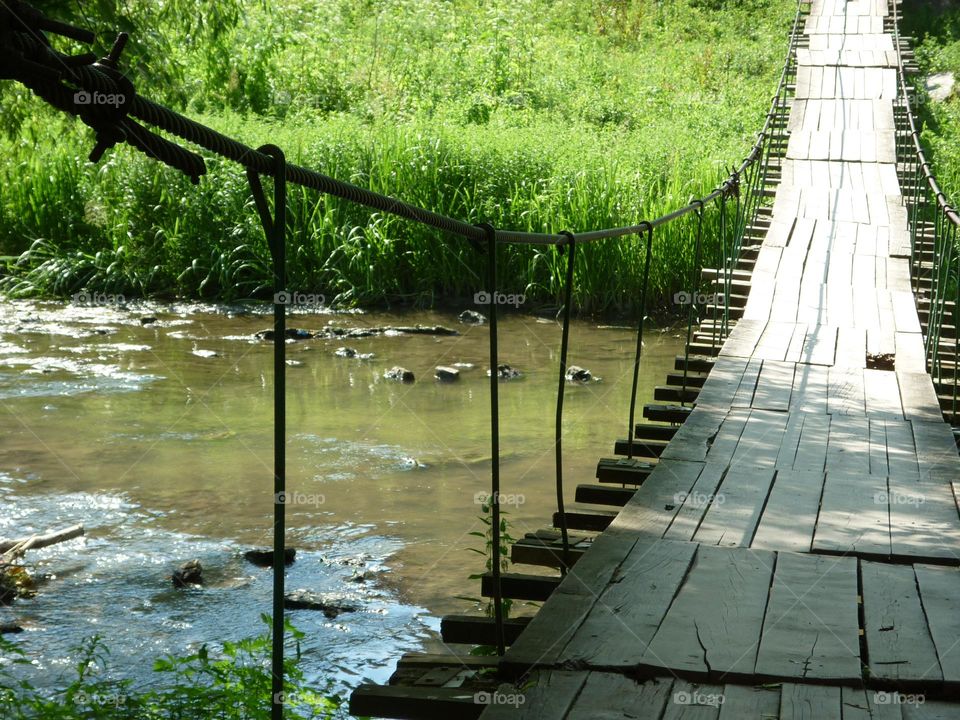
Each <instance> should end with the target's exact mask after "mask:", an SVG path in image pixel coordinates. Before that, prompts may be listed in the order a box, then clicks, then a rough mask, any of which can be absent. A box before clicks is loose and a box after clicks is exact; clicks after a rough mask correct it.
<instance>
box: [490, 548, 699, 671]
mask: <svg viewBox="0 0 960 720" xmlns="http://www.w3.org/2000/svg"><path fill="white" fill-rule="evenodd" d="M696 547H697V546H696V545H695V544H693V543H688V542H671V541H668V540H656V541H650V540H640V541H639V542H638V543H637V544H636V546H635V547H634V550H635V551H636V552H635V553H631V554H630V555H629V556H628V557H626V558H625V559H624V561H623V564H622V566H621V567H620V569H619V570H618V572H617V575H616V577H615V582H612V583H609V584H607V583H604V584H603V585H601V586H599V588H602V591H601V592H600V596H599V598H598V600H597V602H596V604H591V607H590V610H589V615H588V617H586V619H585V620H584V621H583V623H582V624H578V627H577V628H576V631H575V632H573V633H571V634H572V638H571V640H570V642H569V643H567V646H566V649H565V650H564V651H563V654H562V658H563V660H564V661H565V662H580V663H588V664H590V665H592V666H594V667H609V668H613V667H632V666H635V665H636V664H637V663H638V662H640V660H641V658H642V657H643V656H644V654H645V653H646V649H647V646H648V645H649V643H650V641H651V640H652V639H653V637H654V635H655V634H656V632H657V629H658V628H659V627H660V624H661V622H662V621H663V617H664V615H666V613H667V610H668V609H669V608H670V605H671V604H672V603H673V599H674V597H675V596H676V593H677V590H678V589H679V588H680V586H681V584H682V583H683V581H684V579H685V578H686V576H687V572H688V570H689V568H690V565H691V564H692V562H693V557H694V554H695V552H696ZM588 554H589V553H588ZM584 557H586V556H584ZM581 562H582V560H581ZM577 565H579V563H577ZM577 565H575V566H574V570H575V569H576V567H577ZM597 589H598V588H597V587H594V588H591V590H592V591H593V592H597ZM558 590H559V588H558ZM554 595H556V593H554ZM637 598H643V602H637ZM552 599H553V597H551V598H550V600H552ZM550 600H548V601H547V603H548V604H549V602H550ZM546 609H547V605H544V607H543V608H542V609H541V610H540V613H538V615H537V617H540V616H541V615H544V612H545V611H546ZM559 621H562V618H557V617H553V618H552V622H559ZM534 622H536V618H535V619H534V620H532V621H531V626H532V625H533V623H534ZM554 630H555V631H560V629H559V628H554ZM560 632H562V633H563V634H564V635H566V634H567V633H566V632H563V631H560ZM611 638H617V639H618V641H617V642H611ZM521 639H522V637H521ZM550 644H553V643H548V646H549V645H550ZM512 649H513V648H512V647H511V650H512ZM509 655H510V651H508V652H507V656H505V657H508V656H509Z"/></svg>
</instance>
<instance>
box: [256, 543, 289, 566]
mask: <svg viewBox="0 0 960 720" xmlns="http://www.w3.org/2000/svg"><path fill="white" fill-rule="evenodd" d="M243 557H244V559H246V560H247V561H248V562H251V563H253V564H254V565H257V566H259V567H272V566H273V550H247V551H246V552H245V553H244V554H243ZM296 559H297V549H296V548H291V547H288V548H284V549H283V564H284V565H292V564H293V561H294V560H296Z"/></svg>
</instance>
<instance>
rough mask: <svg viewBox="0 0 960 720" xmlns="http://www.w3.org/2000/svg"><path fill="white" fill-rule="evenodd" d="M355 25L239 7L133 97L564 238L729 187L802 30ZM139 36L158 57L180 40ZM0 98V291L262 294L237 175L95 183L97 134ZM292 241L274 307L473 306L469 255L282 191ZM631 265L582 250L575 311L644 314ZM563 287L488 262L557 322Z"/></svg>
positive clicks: (726, 20)
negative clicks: (0, 162) (330, 302)
mask: <svg viewBox="0 0 960 720" xmlns="http://www.w3.org/2000/svg"><path fill="white" fill-rule="evenodd" d="M186 4H189V2H187V3H186ZM349 5H350V4H349V3H344V4H343V7H340V6H338V5H337V4H336V3H332V4H330V7H329V8H325V9H322V10H321V9H320V8H312V9H311V10H310V11H309V12H307V10H306V7H305V3H302V2H300V3H298V2H288V3H286V4H284V5H283V6H282V8H280V7H278V9H276V10H275V11H274V12H270V13H268V15H266V16H263V17H261V14H262V13H263V12H265V11H262V10H260V9H250V14H249V16H247V17H243V16H242V15H241V17H239V18H237V19H236V20H235V22H236V24H235V26H233V28H232V30H230V32H228V33H227V34H226V35H225V36H224V38H221V43H222V44H220V45H218V44H216V43H214V42H212V41H211V42H210V44H209V46H207V45H205V44H203V43H197V44H196V45H188V46H186V47H181V46H183V43H182V42H170V43H169V45H170V50H169V51H170V53H171V59H170V65H169V67H170V68H172V69H177V68H181V69H182V72H181V73H180V77H179V79H177V78H167V77H165V76H163V75H161V74H158V71H156V70H155V69H154V68H153V67H152V65H151V64H150V63H144V64H143V67H145V68H147V70H144V71H143V73H142V75H143V76H144V78H146V79H147V80H148V82H142V81H141V78H140V76H139V75H138V76H137V77H136V78H135V83H136V84H137V85H138V87H139V89H140V91H141V92H143V93H144V94H146V95H147V96H160V97H164V98H165V99H167V100H168V101H170V102H173V103H174V104H176V103H179V107H180V109H183V110H185V111H186V112H187V113H188V114H190V115H191V116H193V117H197V119H199V120H200V121H201V122H204V123H207V124H209V125H211V126H212V127H214V128H216V129H218V130H220V131H222V132H225V133H226V134H228V135H232V136H236V137H238V138H240V139H242V140H243V141H244V142H246V143H248V144H251V145H253V146H256V145H258V144H260V143H263V142H268V141H269V142H273V143H276V144H278V145H280V146H281V147H283V148H284V149H285V150H286V152H287V154H288V158H289V159H290V160H292V161H294V162H298V163H301V164H304V165H307V166H309V167H313V168H317V169H318V170H320V171H322V172H324V173H327V174H329V175H332V176H335V177H338V178H341V179H344V180H349V181H351V182H354V183H357V184H359V185H362V186H364V187H369V188H372V189H374V190H377V191H380V192H385V193H388V194H394V195H396V196H398V197H400V198H402V199H404V200H406V201H409V202H412V203H415V204H418V205H421V206H423V207H425V208H429V209H432V210H436V211H439V212H442V213H445V214H449V215H452V216H455V217H458V218H461V219H463V220H466V221H468V222H490V223H492V224H494V225H495V226H497V227H504V228H512V229H518V230H537V231H553V232H556V231H561V230H573V231H580V230H588V229H596V228H600V227H609V226H616V225H632V224H635V223H637V222H638V221H640V220H642V219H652V218H655V217H657V216H659V215H661V214H663V213H665V212H668V211H670V210H673V209H675V208H676V207H679V206H681V205H683V204H685V203H686V202H687V201H688V200H689V198H690V197H694V196H700V195H703V194H706V193H707V192H709V191H711V190H712V189H713V188H714V187H716V185H717V184H718V183H719V182H720V181H721V180H722V179H724V177H725V176H726V174H727V172H728V170H729V168H731V167H733V166H735V165H736V164H738V162H739V161H740V160H741V159H742V158H743V156H744V155H745V154H746V153H747V152H748V151H749V148H750V146H751V144H752V142H753V140H754V137H755V133H756V132H757V131H758V130H759V129H760V127H761V125H762V122H763V118H764V115H765V113H766V111H767V106H768V103H769V98H770V95H771V94H772V92H773V90H774V87H775V84H776V78H777V74H778V73H779V71H780V67H781V61H782V57H783V53H784V52H785V49H786V47H785V43H786V31H787V28H788V26H789V21H790V20H791V19H792V17H793V13H794V9H795V5H794V3H793V2H791V1H790V0H752V1H751V2H748V3H725V2H722V3H721V2H712V1H711V2H707V1H705V0H666V1H665V2H658V3H648V2H644V1H641V0H635V1H634V2H626V3H621V2H610V3H584V2H574V1H572V0H569V1H567V2H561V3H548V2H546V0H524V1H523V2H520V3H516V2H511V3H507V2H496V3H491V4H483V5H475V4H473V3H469V2H466V1H465V0H458V2H455V3H446V2H441V1H440V0H431V1H430V2H420V3H386V2H384V3H382V4H377V5H376V7H375V8H374V11H373V12H371V13H363V14H360V13H356V12H353V11H350V10H349ZM144 12H146V11H144ZM190 16H191V17H192V15H190ZM155 21H156V22H157V23H159V31H160V33H161V34H164V33H165V34H166V36H167V37H168V39H171V38H174V37H175V36H176V35H177V34H178V33H182V32H185V29H184V28H182V27H180V26H179V25H177V24H175V23H173V22H172V21H170V20H169V19H167V20H163V19H155ZM164 23H166V24H164ZM258 23H259V25H258ZM263 27H269V28H270V33H269V36H270V38H271V40H270V41H269V42H268V46H267V48H263V47H262V44H263V43H264V42H266V41H265V40H264V34H263V31H262V29H263ZM313 31H316V32H315V33H314V32H313ZM316 37H320V38H323V41H322V42H319V43H318V42H316ZM137 41H138V37H137V35H136V34H135V35H134V36H133V38H132V40H131V45H134V44H136V43H137ZM224 56H226V58H225V57H224ZM218 63H219V64H223V65H225V67H223V68H221V67H219V65H217V64H218ZM305 67H306V68H308V71H307V72H304V70H303V69H304V68H305ZM254 69H256V72H253V70H254ZM151 70H152V71H153V72H151ZM170 72H173V70H170ZM231 72H232V73H234V75H235V76H236V77H235V78H234V80H233V81H231V80H230V78H231V77H233V76H231V75H230V73H231ZM224 73H226V74H227V77H221V75H223V74H224ZM238 78H239V79H238ZM151 80H152V81H153V82H154V83H156V84H157V86H158V87H157V88H156V89H155V88H152V87H151V86H150V82H149V81H151ZM174 81H176V82H177V83H178V84H177V85H176V87H178V88H179V87H181V84H182V85H183V87H185V88H187V89H189V91H190V92H189V94H187V95H186V96H183V97H179V98H178V97H177V93H171V92H170V88H169V87H167V86H166V85H164V83H167V84H169V83H172V82H174ZM181 95H182V93H181ZM168 96H169V97H168ZM5 100H6V103H5V104H6V105H7V106H9V107H10V108H11V113H10V116H9V120H10V122H9V123H8V124H13V125H17V122H15V121H17V120H19V125H18V126H17V127H14V128H10V127H8V128H7V129H8V132H9V136H8V139H7V140H5V141H4V142H3V143H2V147H0V149H2V151H3V152H4V154H5V157H7V158H8V161H7V162H6V163H5V164H4V166H3V168H2V169H0V213H2V214H0V255H4V256H6V260H7V262H6V268H5V270H4V272H5V274H6V277H5V278H4V279H3V281H2V289H3V290H4V291H5V292H7V293H8V294H13V295H18V296H34V297H37V296H40V297H43V296H57V297H67V296H70V295H72V294H74V293H76V292H78V291H81V290H87V291H90V292H104V293H124V294H126V295H128V296H130V297H137V296H146V297H161V298H171V297H185V298H207V299H219V300H231V299H235V298H242V297H251V296H253V297H266V296H267V295H268V286H269V280H270V272H269V267H270V266H269V255H268V252H267V249H266V244H265V242H264V240H263V238H262V231H261V229H260V226H259V222H258V220H257V218H256V214H255V213H254V212H253V209H252V206H251V203H250V199H249V191H248V188H247V186H246V181H245V179H244V177H243V174H242V172H241V171H240V169H239V168H237V167H234V166H231V165H228V164H226V163H223V162H220V161H217V160H211V161H210V162H209V163H208V166H209V173H208V175H207V176H206V177H205V178H204V179H203V180H202V182H201V183H200V185H199V187H193V186H191V185H190V184H189V183H188V182H187V181H186V180H185V179H184V178H181V177H179V176H177V175H176V174H175V173H173V172H170V171H167V170H166V169H164V168H161V167H159V166H158V165H157V164H156V163H154V162H153V161H150V160H148V159H147V158H145V157H143V156H141V155H139V154H137V153H135V152H133V151H130V150H127V149H125V148H118V149H115V150H112V151H110V153H108V155H107V158H106V159H105V160H104V161H102V162H101V163H100V164H99V165H98V166H92V165H90V164H89V163H88V162H87V161H86V159H85V157H86V155H87V153H88V151H89V148H90V146H91V142H92V139H91V136H90V133H89V132H88V131H86V130H85V129H83V128H79V127H77V125H76V124H75V123H67V122H66V121H64V120H63V119H62V118H60V117H58V116H56V115H55V114H54V113H53V112H52V111H51V110H49V109H47V108H45V107H42V106H41V105H40V104H39V103H38V102H36V101H35V100H32V99H29V98H26V97H24V96H23V94H22V93H19V91H17V90H16V89H14V90H10V89H7V90H5ZM711 222H712V221H711V218H710V217H709V216H708V219H707V230H708V232H707V241H708V243H709V241H710V238H711V237H713V234H712V233H711V232H709V231H710V230H711ZM289 229H290V246H289V250H288V258H289V273H290V287H291V288H292V289H296V290H298V291H301V292H305V293H322V294H324V295H325V296H327V297H328V298H331V299H337V300H338V301H339V302H340V303H342V304H345V305H358V304H359V305H370V304H372V303H383V302H384V301H397V300H404V301H406V302H409V303H411V304H414V305H417V306H420V307H424V306H432V305H433V304H434V303H435V302H436V301H437V299H438V298H444V297H445V298H471V297H473V295H474V294H475V293H477V292H480V291H482V290H483V289H484V283H483V277H484V272H485V258H484V256H483V254H482V253H480V252H478V251H477V250H476V249H474V248H473V247H471V246H470V245H468V244H466V243H463V242H461V241H459V240H457V239H455V238H450V237H445V236H442V235H440V234H437V233H434V232H428V231H426V230H424V229H422V228H419V227H417V226H414V225H412V224H410V223H407V222H405V221H400V220H396V219H394V218H390V217H387V216H384V215H382V214H378V213H370V212H367V211H364V210H361V209H359V208H357V207H356V206H351V205H349V204H347V203H344V202H340V201H335V200H332V199H329V198H321V197H319V196H317V195H315V194H311V193H302V192H300V191H297V192H294V193H291V197H290V228H289ZM694 243H695V232H694V227H693V223H692V222H687V223H672V224H670V225H669V226H667V227H665V228H663V229H662V230H661V231H658V232H657V233H656V235H655V239H654V246H653V251H654V262H653V267H652V271H651V281H650V282H651V291H650V293H649V295H648V298H649V306H648V307H653V308H661V309H672V310H674V311H675V310H676V307H675V306H673V305H672V302H671V299H672V296H673V294H674V293H675V292H676V291H677V290H679V289H682V288H683V287H685V285H686V284H687V283H688V282H689V272H690V269H691V265H692V262H693V247H694ZM642 256H643V253H642V245H641V243H640V241H639V240H637V239H630V240H628V241H626V242H620V243H616V242H607V243H598V244H594V245H592V246H590V247H584V248H582V249H581V251H580V255H579V260H578V263H577V268H576V286H577V288H576V291H575V294H574V301H575V304H576V306H577V308H578V309H579V310H581V311H583V312H596V313H600V312H619V313H635V312H636V311H637V310H638V309H639V308H638V299H639V296H640V292H639V290H640V284H641V277H642V269H643V268H642V265H643V263H642ZM563 277H564V260H563V259H562V257H560V255H559V254H558V253H557V252H556V251H555V250H554V249H552V248H547V249H535V248H527V247H524V248H505V249H504V250H503V252H502V257H501V262H500V281H501V282H500V284H501V288H502V289H503V290H504V291H507V292H510V293H514V294H516V293H522V294H525V295H526V296H527V297H528V298H530V300H531V302H535V303H541V304H558V303H559V298H560V297H561V291H562V283H563Z"/></svg>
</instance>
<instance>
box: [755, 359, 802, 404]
mask: <svg viewBox="0 0 960 720" xmlns="http://www.w3.org/2000/svg"><path fill="white" fill-rule="evenodd" d="M794 368H795V365H794V363H788V362H777V361H776V360H764V361H763V367H762V368H761V370H760V375H759V377H758V378H757V389H756V391H755V392H754V394H753V402H752V403H751V407H753V408H755V409H758V410H779V411H781V412H786V411H787V409H788V408H789V407H790V395H791V394H792V392H793V374H794Z"/></svg>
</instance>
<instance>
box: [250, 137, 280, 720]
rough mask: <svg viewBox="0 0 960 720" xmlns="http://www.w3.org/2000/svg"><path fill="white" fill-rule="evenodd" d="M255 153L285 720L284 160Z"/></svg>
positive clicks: (276, 651)
mask: <svg viewBox="0 0 960 720" xmlns="http://www.w3.org/2000/svg"><path fill="white" fill-rule="evenodd" d="M258 152H261V153H264V154H266V155H269V156H270V157H271V158H272V160H273V178H274V180H273V216H272V217H271V215H270V208H269V207H268V206H267V199H266V196H265V195H264V192H263V186H262V185H261V183H260V177H259V175H258V174H257V172H256V171H255V170H252V169H248V170H247V180H248V182H249V183H250V190H251V192H252V194H253V199H254V204H255V205H256V208H257V213H258V214H259V215H260V222H261V223H262V224H263V231H264V234H265V235H266V237H267V244H268V245H269V247H270V255H271V256H272V258H273V619H272V622H273V625H272V635H273V638H272V642H273V645H272V651H271V676H272V677H271V680H272V681H271V696H270V717H271V718H272V720H283V704H284V693H283V690H284V688H283V685H284V670H283V639H284V626H285V622H284V607H283V596H284V580H285V578H284V568H285V563H284V554H285V552H284V551H285V546H286V512H285V511H286V504H285V503H286V489H287V488H286V433H287V430H286V417H287V408H286V384H287V383H286V369H287V363H286V354H287V345H286V339H287V338H286V335H287V328H286V324H287V322H286V287H285V286H286V282H287V277H286V276H287V268H286V265H287V257H286V227H287V218H286V207H287V182H286V159H285V157H284V154H283V151H282V150H281V149H280V148H278V147H277V146H276V145H264V146H263V147H261V148H259V150H258Z"/></svg>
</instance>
